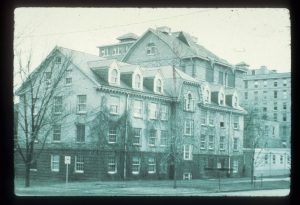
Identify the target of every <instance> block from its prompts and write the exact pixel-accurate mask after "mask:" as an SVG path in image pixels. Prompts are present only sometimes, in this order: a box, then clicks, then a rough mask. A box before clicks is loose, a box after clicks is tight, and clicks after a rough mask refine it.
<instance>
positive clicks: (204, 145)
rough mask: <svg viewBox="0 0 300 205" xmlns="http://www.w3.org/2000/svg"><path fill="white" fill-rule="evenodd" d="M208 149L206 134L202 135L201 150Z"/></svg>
mask: <svg viewBox="0 0 300 205" xmlns="http://www.w3.org/2000/svg"><path fill="white" fill-rule="evenodd" d="M205 148H206V136H205V135H204V134H201V136H200V149H205Z"/></svg>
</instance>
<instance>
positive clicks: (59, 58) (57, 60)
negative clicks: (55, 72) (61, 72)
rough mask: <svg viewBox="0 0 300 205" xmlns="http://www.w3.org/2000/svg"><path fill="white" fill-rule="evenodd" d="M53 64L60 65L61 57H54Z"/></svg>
mask: <svg viewBox="0 0 300 205" xmlns="http://www.w3.org/2000/svg"><path fill="white" fill-rule="evenodd" d="M55 64H61V57H60V56H56V57H55Z"/></svg>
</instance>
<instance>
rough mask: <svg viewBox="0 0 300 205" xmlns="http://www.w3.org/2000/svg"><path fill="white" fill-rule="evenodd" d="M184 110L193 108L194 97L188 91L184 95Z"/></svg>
mask: <svg viewBox="0 0 300 205" xmlns="http://www.w3.org/2000/svg"><path fill="white" fill-rule="evenodd" d="M184 102H185V106H184V108H185V110H186V111H193V110H194V99H193V96H192V94H191V93H188V95H187V96H186V98H185V100H184Z"/></svg>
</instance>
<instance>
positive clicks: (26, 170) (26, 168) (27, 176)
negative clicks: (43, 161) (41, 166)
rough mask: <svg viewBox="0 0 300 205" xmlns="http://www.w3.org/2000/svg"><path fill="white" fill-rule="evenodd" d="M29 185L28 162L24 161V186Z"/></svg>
mask: <svg viewBox="0 0 300 205" xmlns="http://www.w3.org/2000/svg"><path fill="white" fill-rule="evenodd" d="M29 186H30V164H29V163H26V165H25V187H29Z"/></svg>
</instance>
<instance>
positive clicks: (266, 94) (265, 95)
mask: <svg viewBox="0 0 300 205" xmlns="http://www.w3.org/2000/svg"><path fill="white" fill-rule="evenodd" d="M267 96H268V91H265V90H264V91H263V98H264V100H266V99H267Z"/></svg>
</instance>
